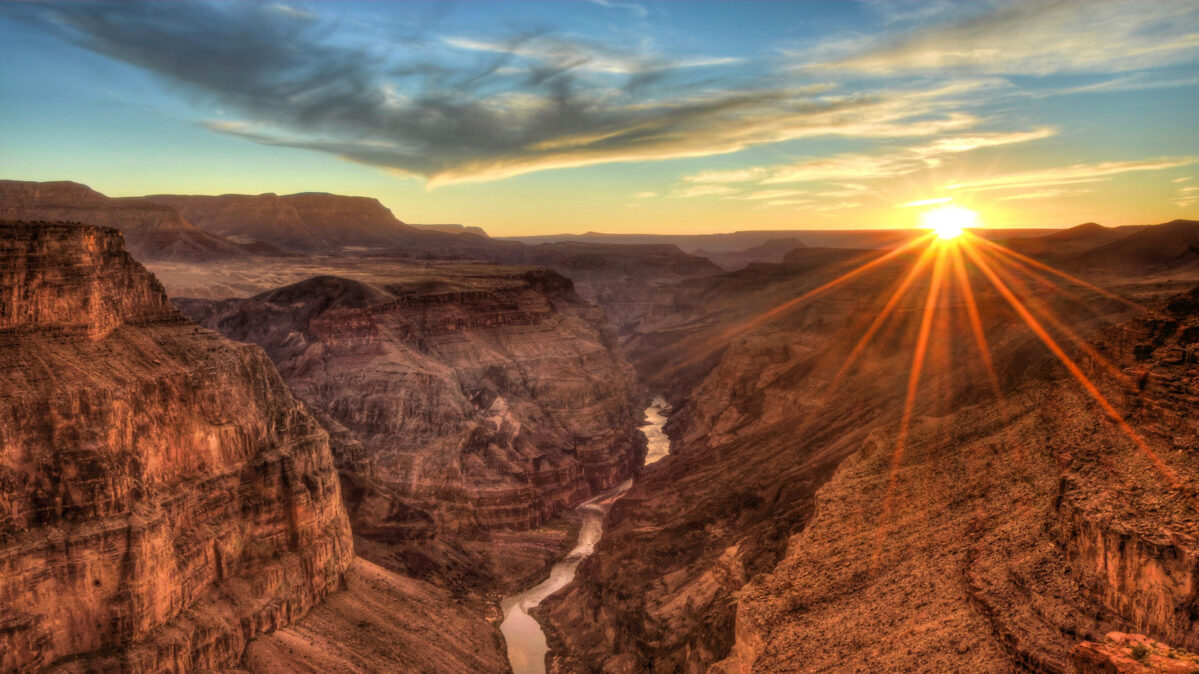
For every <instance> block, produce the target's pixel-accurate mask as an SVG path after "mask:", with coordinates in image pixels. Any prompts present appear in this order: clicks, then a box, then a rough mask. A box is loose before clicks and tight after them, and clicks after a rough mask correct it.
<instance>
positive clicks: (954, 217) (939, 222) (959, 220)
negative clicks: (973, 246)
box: [920, 206, 978, 240]
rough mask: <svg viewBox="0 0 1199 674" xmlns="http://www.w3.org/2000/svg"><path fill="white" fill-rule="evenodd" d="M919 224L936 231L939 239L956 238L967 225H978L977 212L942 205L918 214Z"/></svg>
mask: <svg viewBox="0 0 1199 674" xmlns="http://www.w3.org/2000/svg"><path fill="white" fill-rule="evenodd" d="M920 224H921V226H922V227H924V228H925V229H931V230H933V231H934V232H936V233H937V236H938V237H939V238H941V239H945V240H948V239H956V238H957V237H959V236H961V235H962V230H964V229H966V228H967V227H977V226H978V213H975V212H974V211H972V210H970V209H969V208H962V207H961V206H942V207H940V208H934V209H932V210H930V211H925V212H924V214H923V215H921V216H920Z"/></svg>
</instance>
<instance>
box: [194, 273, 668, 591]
mask: <svg viewBox="0 0 1199 674" xmlns="http://www.w3.org/2000/svg"><path fill="white" fill-rule="evenodd" d="M178 303H179V305H180V306H181V307H182V308H183V309H184V311H185V312H187V313H188V314H189V315H190V316H192V317H193V318H195V319H196V320H197V321H199V322H200V323H201V324H203V325H206V326H209V327H212V328H214V329H217V330H219V331H221V332H222V333H224V334H226V335H228V336H229V337H232V338H233V339H237V340H241V341H249V342H254V343H257V344H260V345H262V346H263V347H264V348H265V349H266V351H267V353H268V354H269V355H270V356H271V358H272V359H273V360H274V361H275V363H276V364H277V365H278V367H279V369H280V372H281V373H282V374H283V377H284V379H285V380H286V381H287V382H288V383H289V385H290V386H291V387H292V389H293V390H294V391H295V392H296V394H297V395H298V396H299V397H300V398H301V399H303V400H304V401H305V402H307V403H308V404H309V406H310V407H311V408H312V409H313V410H315V411H316V412H317V413H318V414H319V415H321V418H322V420H323V421H324V422H325V423H326V425H327V426H328V427H329V428H330V429H333V431H334V436H335V439H336V440H337V455H338V462H339V466H340V468H341V470H342V473H343V475H344V476H345V479H346V487H345V490H346V498H347V503H348V504H349V506H350V511H351V516H352V518H353V521H354V524H355V532H356V533H357V534H358V535H359V536H361V537H364V538H365V539H368V540H367V543H368V545H366V546H364V547H363V550H364V554H367V555H368V557H373V558H375V559H380V558H382V560H383V561H384V562H386V563H387V565H388V566H390V567H391V568H393V569H396V570H399V571H402V572H405V573H409V574H412V575H416V576H418V577H425V578H433V579H435V580H439V581H444V582H448V583H449V584H453V585H455V586H459V585H466V586H475V585H477V584H478V583H481V582H484V581H485V580H486V579H485V578H482V579H481V578H475V577H474V576H486V575H487V574H488V569H487V566H488V564H489V562H487V561H486V560H484V561H482V562H479V560H474V561H471V560H470V559H468V557H469V556H470V554H469V553H467V552H464V551H463V549H462V548H461V546H460V545H459V543H460V542H462V541H469V540H473V541H476V542H479V545H481V546H484V547H485V541H486V540H487V538H488V537H489V536H490V535H491V532H495V531H497V530H500V529H527V528H530V527H535V526H538V525H540V524H542V523H543V522H545V521H546V520H547V519H548V518H549V517H551V516H552V515H554V514H555V513H556V512H558V511H560V510H562V509H564V508H566V507H569V506H572V505H574V504H576V503H579V502H580V501H582V500H584V499H585V498H586V497H588V496H590V495H591V494H593V493H595V492H598V491H600V490H603V489H606V488H608V487H611V486H613V485H615V484H618V483H619V482H621V481H623V480H624V479H626V478H628V477H629V476H631V475H633V474H634V473H635V472H636V470H637V467H638V466H639V465H640V463H641V459H642V458H643V456H644V451H645V448H644V442H643V440H642V438H641V436H640V434H639V433H637V431H636V423H637V420H638V418H639V415H638V413H637V411H638V410H639V407H638V404H637V403H638V402H639V401H640V399H641V394H640V392H639V391H638V389H637V388H636V387H635V385H634V383H633V382H634V378H633V375H632V371H631V368H630V367H629V366H628V365H627V364H626V363H624V362H623V361H622V360H621V359H620V358H619V357H618V356H616V355H615V353H614V351H613V348H612V347H613V344H612V341H611V338H610V336H609V335H607V334H606V333H605V332H604V328H603V327H602V314H601V313H600V312H599V311H598V310H597V309H596V308H595V307H594V306H593V305H590V304H588V303H586V302H584V301H582V300H581V299H580V298H579V297H578V296H577V295H576V294H575V293H574V292H573V290H572V289H571V284H570V281H568V280H567V279H565V278H563V277H562V276H559V275H558V274H556V273H554V272H551V271H548V270H543V269H529V268H505V267H494V266H487V265H473V264H429V265H425V266H416V265H413V266H410V267H403V266H401V265H393V266H392V267H390V271H389V272H388V273H387V274H385V275H380V276H377V277H374V278H370V279H347V278H339V277H332V276H320V277H315V278H312V279H309V280H306V281H302V282H300V283H296V284H293V285H290V286H286V287H283V288H279V289H277V290H274V291H270V292H267V293H263V294H261V295H258V296H256V297H253V298H250V299H247V300H227V301H223V302H211V301H195V300H180V301H178ZM376 544H378V545H382V546H383V547H382V548H380V547H378V545H376ZM388 546H390V547H388ZM442 546H448V547H449V548H452V549H442ZM476 547H478V546H476Z"/></svg>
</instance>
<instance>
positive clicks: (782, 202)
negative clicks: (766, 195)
mask: <svg viewBox="0 0 1199 674" xmlns="http://www.w3.org/2000/svg"><path fill="white" fill-rule="evenodd" d="M810 203H812V200H811V199H775V200H774V201H767V202H766V203H764V204H762V205H760V206H757V208H776V207H778V206H805V205H807V204H810Z"/></svg>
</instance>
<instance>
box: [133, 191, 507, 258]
mask: <svg viewBox="0 0 1199 674" xmlns="http://www.w3.org/2000/svg"><path fill="white" fill-rule="evenodd" d="M147 199H150V200H152V201H155V202H157V203H161V204H165V205H168V206H171V207H173V208H177V209H178V210H179V212H180V213H182V214H183V216H184V217H186V218H187V219H188V220H189V221H191V222H193V223H195V225H196V226H197V227H199V228H201V229H203V230H205V231H207V232H210V233H212V234H216V235H219V236H223V237H227V238H229V239H230V240H233V241H238V242H244V243H247V244H248V243H250V242H260V243H263V244H268V245H270V246H274V247H276V248H278V249H281V250H284V251H289V252H292V253H301V254H315V255H322V254H332V255H340V254H375V253H388V254H391V253H399V254H402V255H406V256H410V257H448V258H453V257H458V258H466V257H473V258H478V259H496V258H497V257H504V256H508V257H511V256H513V255H517V252H516V251H517V250H518V249H519V248H520V246H519V245H518V244H516V243H514V242H501V241H494V240H492V239H489V238H487V236H486V235H485V234H484V235H478V234H475V233H473V232H469V231H461V232H458V233H448V232H445V231H438V230H437V229H434V228H421V227H414V226H412V225H408V224H406V223H404V222H403V221H401V220H400V219H399V218H397V217H395V215H393V214H392V212H391V211H390V210H389V209H388V208H387V207H385V206H384V205H383V204H381V203H379V201H378V200H377V199H371V198H368V197H348V196H343V195H340V194H327V193H323V192H306V193H301V194H288V195H283V196H280V195H278V194H273V193H268V194H258V195H245V194H223V195H220V196H195V195H171V194H160V195H155V196H151V197H147Z"/></svg>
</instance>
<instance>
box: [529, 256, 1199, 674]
mask: <svg viewBox="0 0 1199 674" xmlns="http://www.w3.org/2000/svg"><path fill="white" fill-rule="evenodd" d="M910 263H911V260H910V259H904V258H903V257H900V258H896V259H895V260H894V262H893V263H887V264H883V265H881V266H879V267H877V268H875V269H873V270H872V271H871V273H870V274H864V275H862V276H859V277H856V278H854V279H852V280H850V281H848V282H846V283H843V284H842V285H840V286H838V287H837V288H836V290H835V291H832V292H828V293H825V294H822V295H819V296H818V297H816V298H815V299H813V300H811V301H809V302H806V303H803V304H800V305H798V306H797V307H795V308H793V309H790V310H785V311H781V312H778V313H775V314H768V315H771V320H768V321H763V322H762V323H760V324H756V325H755V324H754V323H753V322H752V321H753V317H754V316H758V315H762V314H763V313H765V312H771V311H772V310H773V309H774V308H776V307H779V306H783V305H785V303H786V302H787V301H788V300H790V299H793V298H796V297H800V296H802V295H803V294H804V293H805V292H807V291H809V290H812V289H814V288H817V287H820V286H821V285H822V284H824V283H825V282H827V281H828V280H830V279H831V278H833V277H835V276H836V275H837V274H838V273H841V271H844V268H843V267H841V266H839V265H838V264H832V265H823V266H819V265H817V266H804V265H779V266H778V267H779V268H778V269H775V270H773V271H772V272H771V273H767V270H766V267H769V265H764V266H763V268H762V269H754V268H751V269H749V270H745V271H744V272H742V273H738V274H735V275H734V274H730V275H728V276H729V277H733V278H735V279H736V282H733V279H732V278H731V279H729V280H724V281H721V282H719V283H716V282H715V281H714V280H713V281H709V283H710V284H712V286H713V287H714V288H716V287H723V288H724V292H725V293H726V297H725V298H724V299H723V300H722V301H719V302H704V304H703V308H702V309H700V310H698V315H697V313H696V312H697V310H696V309H695V308H694V307H693V306H690V305H689V303H688V302H687V301H680V302H678V303H677V305H676V306H678V307H679V311H680V313H681V314H683V315H681V316H680V317H678V318H676V319H674V320H673V321H668V320H667V319H666V318H662V319H660V320H659V322H658V323H657V324H656V327H657V329H660V330H661V331H662V332H663V334H670V335H672V336H673V339H672V340H668V339H666V338H665V337H662V338H660V339H659V340H657V341H655V340H654V339H653V335H652V334H650V333H649V332H646V333H645V334H643V335H642V336H641V342H642V343H641V345H640V346H639V345H638V344H636V343H634V344H633V347H634V348H635V349H636V351H635V354H634V356H635V358H636V359H638V360H639V361H644V360H645V359H646V358H647V354H648V353H652V352H654V351H657V350H659V348H660V345H661V344H663V343H666V342H670V343H671V344H672V345H673V346H672V350H673V353H668V354H665V355H659V356H658V357H657V358H658V359H657V361H655V362H657V364H658V367H661V368H663V369H664V370H665V371H667V372H671V371H674V372H681V371H683V370H681V369H680V365H683V364H688V363H690V364H692V366H693V368H694V367H698V366H694V363H695V361H696V359H697V356H700V355H703V354H705V353H706V352H708V351H711V352H712V353H711V354H710V355H708V356H707V357H706V359H707V362H708V363H709V364H708V365H706V366H704V368H701V371H700V373H699V374H698V375H697V376H699V377H702V381H701V382H700V383H699V384H698V385H697V386H695V387H694V388H693V389H691V390H690V392H689V393H688V392H687V389H684V390H683V391H676V392H675V395H674V399H675V400H676V401H677V402H680V403H681V406H680V407H679V409H678V411H677V412H676V413H675V415H674V416H672V418H671V420H670V423H669V424H668V427H667V430H668V432H669V433H670V434H671V436H672V438H673V440H674V443H675V445H674V450H673V452H672V454H671V456H669V457H667V458H665V459H663V460H662V461H660V462H658V463H657V464H654V465H653V466H651V467H650V468H648V469H647V470H646V471H645V473H644V474H643V475H642V476H641V478H640V479H639V481H638V483H637V484H636V485H635V486H634V487H633V489H632V490H631V491H630V492H629V494H628V495H627V496H626V497H625V498H624V499H623V500H622V501H621V502H620V503H618V504H617V505H616V506H615V507H614V508H613V510H612V513H611V515H610V529H609V533H608V534H606V535H605V538H604V540H603V541H602V542H601V544H600V547H599V549H598V550H597V552H596V553H595V555H593V556H592V557H591V558H589V559H588V560H587V561H585V562H584V563H583V564H582V566H581V567H580V571H579V576H578V578H577V581H576V585H575V586H573V587H572V588H571V589H569V590H567V591H566V592H564V593H562V594H561V595H559V596H557V597H554V598H552V599H551V600H549V601H548V602H546V604H544V605H543V607H542V617H543V618H544V619H545V620H546V621H547V622H548V628H547V632H549V633H550V635H551V642H552V646H553V648H554V653H553V658H554V664H555V666H556V667H557V668H558V671H598V670H604V671H627V672H634V671H705V670H707V669H708V668H709V667H715V670H714V671H725V672H758V671H770V672H774V671H834V670H835V671H897V672H898V671H996V672H1000V671H1010V670H1011V669H1013V668H1014V667H1024V668H1029V669H1031V670H1033V671H1071V670H1070V666H1071V665H1070V664H1069V663H1070V652H1071V650H1072V649H1073V648H1074V647H1075V646H1076V645H1077V644H1078V643H1079V642H1080V641H1081V640H1084V639H1089V640H1092V641H1097V640H1102V638H1103V635H1104V634H1105V633H1106V632H1108V631H1112V630H1123V631H1134V632H1142V633H1145V634H1148V635H1150V636H1152V637H1154V638H1156V639H1159V640H1162V641H1165V642H1167V643H1169V644H1171V645H1172V646H1176V647H1186V648H1189V649H1193V644H1194V642H1195V640H1196V636H1195V635H1196V634H1199V626H1196V625H1195V623H1194V618H1193V617H1192V616H1194V615H1196V614H1197V612H1196V611H1195V605H1194V595H1195V592H1194V584H1193V580H1192V579H1193V578H1194V577H1195V573H1196V571H1199V568H1197V567H1195V562H1194V560H1196V559H1199V555H1197V554H1196V553H1197V552H1199V549H1197V548H1196V544H1195V542H1194V541H1195V540H1199V537H1197V534H1199V530H1197V529H1196V527H1199V516H1196V507H1195V502H1194V493H1195V484H1196V478H1197V477H1199V463H1197V462H1196V459H1195V457H1194V449H1195V448H1197V447H1199V437H1197V436H1196V431H1197V430H1199V429H1197V428H1196V425H1195V422H1194V419H1196V418H1199V409H1197V401H1199V396H1197V395H1196V393H1197V391H1196V386H1199V380H1197V378H1196V376H1195V372H1196V368H1195V363H1196V362H1199V356H1196V353H1195V344H1194V342H1195V340H1196V338H1197V337H1199V326H1197V325H1196V323H1195V322H1196V320H1199V318H1196V315H1195V314H1194V312H1193V311H1191V312H1190V313H1188V311H1190V309H1188V307H1191V306H1192V305H1193V304H1195V302H1194V300H1193V298H1192V299H1186V298H1181V299H1178V300H1175V301H1174V302H1172V303H1170V305H1169V306H1170V307H1173V309H1171V310H1169V311H1172V312H1173V314H1172V315H1166V316H1163V317H1161V318H1152V317H1147V318H1136V317H1134V316H1133V314H1132V313H1131V312H1130V311H1129V310H1128V308H1127V307H1125V306H1124V305H1122V304H1120V303H1118V302H1115V301H1112V300H1110V299H1107V298H1104V297H1102V296H1099V295H1096V294H1091V293H1086V294H1084V296H1083V300H1084V301H1082V302H1076V301H1073V300H1071V299H1069V298H1067V297H1066V296H1065V295H1064V294H1063V293H1060V292H1059V291H1057V290H1056V289H1053V288H1052V287H1044V286H1041V285H1039V284H1032V283H1028V282H1027V281H1022V282H1020V283H1016V282H1013V286H1012V287H1013V288H1014V289H1015V292H1017V293H1018V294H1019V295H1020V296H1021V297H1024V298H1025V302H1026V303H1027V304H1028V305H1029V306H1031V307H1033V311H1034V312H1035V313H1036V314H1037V315H1042V312H1043V313H1045V314H1048V315H1053V316H1056V317H1057V318H1058V319H1059V320H1061V321H1062V322H1063V323H1064V324H1065V325H1069V326H1070V327H1071V328H1072V330H1073V331H1074V332H1075V333H1076V334H1079V335H1082V336H1087V337H1090V338H1091V339H1092V340H1093V341H1094V342H1095V343H1096V344H1097V345H1098V347H1097V350H1096V351H1094V352H1093V353H1095V354H1104V356H1105V357H1106V358H1109V359H1111V360H1112V361H1114V363H1115V364H1114V366H1113V367H1112V368H1111V369H1110V371H1109V368H1108V367H1106V366H1105V365H1103V363H1102V362H1101V361H1100V360H1099V359H1098V357H1097V356H1094V355H1090V356H1088V354H1087V352H1085V351H1082V350H1079V349H1072V351H1073V352H1076V353H1077V354H1078V358H1077V360H1078V361H1079V362H1080V363H1081V365H1080V367H1081V368H1082V371H1083V372H1085V373H1086V374H1087V375H1088V376H1089V377H1090V378H1091V379H1092V380H1094V381H1096V382H1098V385H1099V387H1100V389H1101V390H1102V391H1104V392H1105V393H1106V394H1107V397H1108V399H1109V400H1111V402H1112V404H1113V405H1115V408H1116V409H1118V410H1119V411H1120V413H1121V414H1123V415H1124V416H1125V417H1126V418H1128V419H1129V422H1130V423H1131V424H1132V426H1133V427H1134V428H1136V429H1137V431H1138V433H1140V434H1141V435H1142V436H1143V437H1144V438H1145V443H1146V448H1147V450H1148V451H1150V452H1152V453H1153V454H1154V455H1155V456H1156V457H1157V458H1158V459H1159V460H1160V461H1161V462H1162V465H1164V466H1165V470H1164V471H1163V469H1162V468H1161V467H1160V466H1156V465H1155V463H1154V461H1153V460H1150V459H1149V458H1148V455H1147V453H1146V452H1145V451H1143V450H1142V449H1141V448H1139V447H1138V446H1137V445H1136V443H1134V442H1133V441H1131V440H1129V439H1128V438H1127V437H1126V436H1125V435H1124V434H1123V433H1122V432H1121V430H1120V428H1119V427H1118V425H1117V424H1115V423H1114V422H1112V421H1111V420H1110V419H1108V418H1106V415H1105V413H1104V411H1103V409H1101V408H1100V406H1099V405H1098V404H1096V403H1095V402H1094V401H1093V400H1092V399H1091V397H1090V396H1089V395H1088V394H1087V393H1086V391H1085V390H1084V389H1083V388H1082V387H1081V386H1080V385H1079V384H1077V383H1076V382H1075V381H1074V380H1073V379H1072V378H1071V377H1070V376H1069V374H1068V372H1067V371H1066V370H1065V368H1063V367H1062V366H1061V365H1060V364H1058V362H1057V360H1056V359H1055V358H1054V357H1053V356H1052V355H1051V354H1050V353H1049V351H1048V350H1047V349H1046V348H1044V347H1043V346H1042V345H1041V344H1040V342H1039V341H1038V340H1037V339H1036V338H1035V337H1034V336H1033V335H1032V334H1031V333H1030V331H1029V330H1028V329H1027V328H1025V327H1024V326H1023V324H1022V322H1021V321H1020V319H1019V318H1018V317H1017V316H1016V315H1015V314H1014V313H1013V312H1012V310H1011V309H1010V308H1008V306H1007V303H1006V302H1005V301H1004V300H1003V299H1002V298H1001V297H1000V296H999V295H998V294H997V293H995V292H993V291H990V290H985V289H983V286H984V285H986V284H985V282H983V281H980V279H978V278H977V275H976V276H975V277H974V280H975V290H976V293H975V298H976V301H977V305H978V307H979V312H980V314H981V317H982V323H983V326H984V328H985V330H986V334H987V336H988V338H989V348H990V352H991V353H992V355H993V358H994V362H995V364H996V369H997V379H998V384H999V387H1000V391H1001V392H1002V395H1001V396H1000V397H998V398H997V397H996V396H995V394H994V392H993V391H992V389H991V386H990V385H989V383H988V376H987V372H986V369H985V368H984V367H983V365H982V363H981V362H980V360H979V358H978V355H977V351H976V347H975V346H974V340H973V338H972V337H970V327H969V321H968V320H967V312H966V311H965V308H964V304H963V303H964V298H963V296H962V295H961V293H960V292H958V291H957V290H950V291H947V294H943V295H941V296H940V298H939V300H938V304H937V305H935V306H936V307H938V308H937V310H936V312H935V313H934V314H933V317H934V318H933V321H932V323H931V324H930V328H931V341H930V343H929V350H928V353H929V356H928V358H929V363H928V364H927V365H926V366H925V368H924V370H923V376H922V377H921V379H920V380H919V389H918V390H919V392H920V395H919V396H917V397H916V398H914V401H915V402H914V414H913V417H912V419H913V421H912V424H911V426H910V428H909V432H908V434H907V436H906V441H905V442H904V443H903V444H900V442H899V440H898V433H899V415H900V411H901V410H902V409H903V407H904V397H905V396H904V391H905V389H906V387H907V381H908V377H909V373H910V372H911V368H912V362H913V352H914V349H915V345H916V342H917V339H918V336H917V333H918V328H919V325H920V323H921V321H922V312H923V307H924V302H925V299H926V297H927V288H928V286H927V282H917V283H916V284H915V285H914V286H913V287H912V288H911V290H910V291H909V294H908V295H907V296H906V298H905V299H904V300H903V301H902V302H900V304H899V305H898V306H897V308H896V313H895V314H894V315H893V317H892V318H891V319H890V320H889V321H887V322H886V323H885V324H884V325H883V328H882V329H881V330H880V331H879V332H878V333H877V335H876V337H875V339H874V340H873V342H872V343H871V346H870V348H869V349H867V350H866V351H864V352H863V353H862V356H861V359H860V360H859V361H858V363H857V365H856V366H855V367H853V368H851V369H849V370H848V371H846V372H844V373H842V372H841V368H842V366H843V364H844V362H845V359H846V357H847V355H848V354H849V352H850V351H851V349H853V347H854V345H855V343H856V341H857V338H858V337H859V336H860V335H862V334H863V333H864V332H865V331H866V329H867V326H868V325H870V324H871V323H872V322H873V321H874V320H875V317H876V316H878V314H879V311H880V309H881V307H882V305H883V304H884V302H886V300H887V298H889V297H890V295H891V290H893V289H894V288H895V287H896V286H897V285H898V283H899V282H900V279H901V278H902V273H903V272H904V270H906V269H907V268H908V267H909V265H910ZM681 285H687V286H694V285H695V282H694V281H693V282H689V283H687V284H681ZM688 292H694V289H692V290H690V291H688ZM1111 323H1115V324H1117V327H1112V328H1109V327H1105V326H1107V325H1109V324H1111ZM747 324H748V325H750V326H751V328H750V329H749V330H748V331H738V330H736V329H734V328H737V327H741V326H745V325H747ZM654 328H655V326H652V325H647V326H643V327H642V330H645V331H650V330H651V329H654ZM1055 332H1056V331H1055ZM1058 339H1059V340H1060V341H1062V342H1063V343H1064V344H1066V345H1070V340H1069V339H1068V338H1067V337H1065V336H1063V335H1061V334H1059V335H1058ZM655 344H656V345H658V346H654V347H653V348H649V349H647V346H651V345H655ZM713 363H714V364H713ZM1146 371H1147V374H1146ZM1124 372H1127V374H1123V373H1124ZM1113 373H1119V374H1113ZM1123 378H1129V379H1131V381H1132V386H1131V388H1130V387H1129V386H1128V385H1127V383H1126V382H1125V381H1123ZM833 382H836V383H835V384H834V383H833ZM1167 475H1171V476H1173V477H1172V478H1167V477H1166V476H1167Z"/></svg>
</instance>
